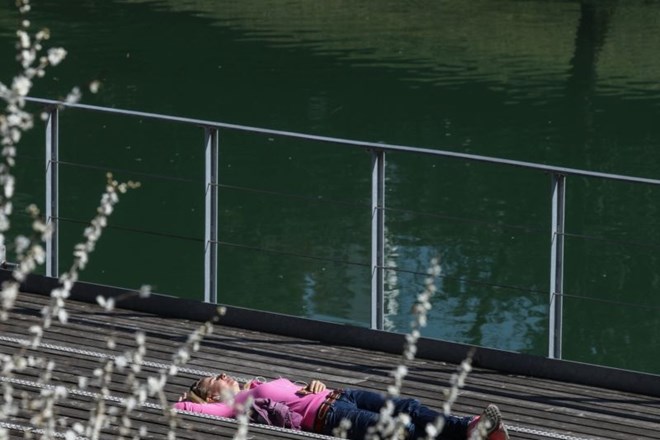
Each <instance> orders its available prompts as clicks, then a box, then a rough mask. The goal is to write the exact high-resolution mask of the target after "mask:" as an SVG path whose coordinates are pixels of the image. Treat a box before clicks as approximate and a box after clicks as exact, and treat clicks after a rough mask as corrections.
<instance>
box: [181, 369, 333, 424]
mask: <svg viewBox="0 0 660 440" xmlns="http://www.w3.org/2000/svg"><path fill="white" fill-rule="evenodd" d="M250 386H251V388H250V389H249V390H245V391H241V392H239V393H238V394H237V395H236V397H235V400H236V403H237V404H242V403H244V402H245V401H246V400H247V398H248V396H252V398H253V399H259V398H266V399H271V400H272V401H273V402H282V403H285V404H286V405H287V406H288V407H289V408H290V409H291V411H293V412H295V413H298V414H300V415H301V416H302V423H301V428H302V429H303V430H304V431H312V430H313V428H314V419H315V418H316V412H317V411H318V409H319V407H320V406H321V404H322V403H323V401H324V400H325V398H326V397H327V396H328V394H330V393H331V392H332V390H324V391H321V392H320V393H316V394H296V392H298V391H299V390H300V389H301V388H302V386H301V385H299V384H295V383H293V382H291V381H290V380H288V379H276V380H273V381H271V382H263V383H259V382H252V383H251V384H250ZM174 408H176V409H178V410H182V411H192V412H198V413H203V414H209V415H214V416H219V417H235V416H236V412H235V411H234V408H233V407H232V406H230V405H227V404H226V403H193V402H177V403H176V404H175V405H174Z"/></svg>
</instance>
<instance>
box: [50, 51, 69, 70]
mask: <svg viewBox="0 0 660 440" xmlns="http://www.w3.org/2000/svg"><path fill="white" fill-rule="evenodd" d="M64 57H66V50H64V49H63V48H61V47H53V48H51V49H48V62H49V63H50V65H51V66H57V65H58V64H59V63H60V62H62V60H63V59H64Z"/></svg>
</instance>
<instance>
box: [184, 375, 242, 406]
mask: <svg viewBox="0 0 660 440" xmlns="http://www.w3.org/2000/svg"><path fill="white" fill-rule="evenodd" d="M240 390H241V386H240V385H239V383H238V382H237V381H236V379H234V378H233V377H230V376H227V375H226V374H224V373H221V374H218V375H217V376H207V377H202V378H201V379H199V380H196V381H195V382H194V383H193V384H192V385H191V386H190V390H189V391H188V395H189V397H190V399H191V400H192V401H194V402H197V403H206V402H217V401H223V400H226V399H227V398H229V397H232V396H234V395H235V394H236V393H238V392H239V391H240Z"/></svg>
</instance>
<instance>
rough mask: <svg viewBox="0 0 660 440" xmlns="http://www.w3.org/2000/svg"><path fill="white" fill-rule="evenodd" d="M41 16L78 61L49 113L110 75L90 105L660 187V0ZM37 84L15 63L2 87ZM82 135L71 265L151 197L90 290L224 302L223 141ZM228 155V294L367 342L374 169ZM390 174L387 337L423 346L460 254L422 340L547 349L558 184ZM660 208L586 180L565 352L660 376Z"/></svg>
mask: <svg viewBox="0 0 660 440" xmlns="http://www.w3.org/2000/svg"><path fill="white" fill-rule="evenodd" d="M11 3H12V2H8V3H7V4H6V5H5V6H3V7H1V8H0V55H1V58H0V59H2V60H12V59H13V57H14V54H13V51H14V48H13V45H14V30H15V28H16V24H17V22H18V16H17V14H16V12H15V11H14V10H13V9H12V8H11ZM30 18H31V21H32V27H33V28H34V29H37V28H40V27H46V26H47V27H48V28H50V30H51V33H52V41H51V44H53V45H57V46H59V45H61V46H64V47H66V49H67V50H68V52H69V56H68V58H67V60H66V61H65V62H64V63H63V64H62V65H61V66H58V67H57V68H55V69H53V70H51V71H50V72H49V73H48V75H47V77H46V78H44V79H43V80H42V81H40V82H39V83H38V84H37V86H36V87H35V89H34V92H33V93H32V94H33V95H34V96H41V97H48V98H59V97H62V96H64V95H65V94H66V93H67V91H68V90H69V89H70V88H71V87H72V86H74V85H84V84H85V83H87V82H89V81H92V80H94V79H98V80H100V81H101V82H102V87H101V90H100V92H99V93H98V94H97V95H91V94H89V93H87V94H86V95H85V96H84V98H83V102H85V103H89V104H96V105H102V106H109V107H117V108H124V109H135V110H142V111H151V112H157V113H164V114H172V115H179V116H186V117H196V118H204V119H211V120H218V121H227V122H232V123H239V124H247V125H254V126H262V127H267V128H274V129H279V130H292V131H301V132H306V133H312V134H321V135H328V136H337V137H344V138H352V139H359V140H368V141H382V142H387V143H393V144H405V145H413V146H420V147H428V148H437V149H445V150H450V151H458V152H467V153H474V154H483V155H488V156H495V157H503V158H508V159H517V160H526V161H532V162H538V163H545V164H552V165H561V166H569V167H575V168H583V169H588V170H593V171H601V172H608V173H617V174H628V175H635V176H643V177H651V178H657V177H658V172H657V170H658V163H659V162H660V151H659V150H658V146H659V145H660V125H659V124H658V117H659V116H660V57H658V56H657V54H658V53H660V29H659V28H658V26H657V23H660V3H657V2H644V1H626V2H616V1H598V2H597V1H583V2H579V1H541V0H527V1H512V0H511V1H509V0H504V1H502V0H498V1H496V0H478V1H469V2H466V1H464V0H448V1H438V0H433V1H431V0H419V1H390V0H380V1H378V2H374V1H358V0H354V1H350V2H348V1H341V0H326V1H323V2H316V1H311V0H286V1H284V0H283V1H278V2H268V3H266V2H260V1H252V0H241V1H240V2H230V1H224V0H216V1H211V0H207V1H204V0H196V1H194V0H178V1H173V0H163V1H130V0H126V1H113V0H107V1H93V0H81V1H71V2H61V1H54V0H49V1H37V0H35V1H34V2H33V11H32V13H31V16H30ZM15 71H16V67H15V66H14V65H12V64H11V63H9V62H6V61H3V63H2V64H1V65H0V74H1V76H0V78H1V80H2V81H3V82H7V81H9V78H11V77H12V76H13V74H14V72H15ZM35 110H36V109H35ZM40 128H41V125H40V126H39V127H38V128H37V130H35V131H34V132H32V133H31V134H30V135H29V136H28V137H27V138H26V139H25V141H24V142H23V144H22V145H21V152H20V161H21V162H20V164H21V167H20V168H19V170H18V171H17V175H18V194H17V196H16V204H17V211H20V210H21V208H22V207H24V206H25V205H27V204H28V203H30V202H36V203H38V204H39V205H41V206H43V193H44V190H43V181H44V176H43V169H44V158H43V133H42V132H41V131H40ZM60 132H61V146H60V150H61V158H62V161H64V162H65V163H64V164H62V165H61V186H62V188H61V189H62V201H61V207H60V210H61V212H60V214H61V217H62V218H63V220H62V222H61V223H62V225H61V226H62V230H61V241H62V248H63V249H64V250H63V251H62V255H61V258H62V260H63V263H62V267H66V265H67V263H69V262H70V261H71V257H70V256H69V252H68V251H66V249H70V248H71V246H72V245H73V244H74V243H75V242H77V241H79V237H80V236H81V233H82V229H83V224H82V222H85V221H87V220H89V219H90V218H91V217H92V215H93V212H94V208H95V206H96V204H97V200H98V196H99V193H100V191H101V190H102V187H103V182H104V177H103V176H104V174H105V170H112V171H113V172H114V173H115V175H117V177H119V178H122V179H129V178H131V179H138V180H140V181H141V182H142V184H143V186H142V188H141V189H139V190H138V191H136V192H134V193H132V194H129V195H126V196H125V197H124V198H123V199H122V201H121V203H120V205H119V207H118V209H117V212H116V213H115V214H114V215H113V217H112V219H111V225H112V226H113V227H112V228H110V229H109V230H108V231H107V232H106V233H105V237H104V239H103V240H102V242H101V243H100V244H99V246H98V249H97V252H96V254H95V255H94V257H93V258H92V262H91V263H90V265H89V267H88V268H87V269H86V271H85V272H84V274H83V276H82V278H83V279H85V280H87V281H92V282H99V283H105V284H116V285H122V286H126V287H139V286H140V285H141V284H143V283H148V284H152V285H153V286H154V290H155V291H158V292H162V293H169V294H173V295H177V296H185V297H192V298H202V288H203V282H202V275H203V264H202V263H203V249H204V243H203V212H204V176H203V169H204V168H203V160H204V157H203V146H202V141H203V137H202V131H201V129H198V128H194V127H181V126H178V125H172V124H164V123H157V122H153V121H148V120H131V119H128V118H125V117H119V116H108V115H101V114H93V113H84V112H80V111H66V112H64V113H63V114H62V119H61V124H60ZM220 144H221V153H220V182H221V187H220V241H221V246H220V249H219V260H220V262H219V265H220V266H219V271H220V276H219V286H220V287H219V297H220V300H221V302H224V303H229V304H233V305H239V306H245V307H251V308H258V309H266V310H273V311H277V312H283V313H289V314H294V315H300V316H309V317H314V318H319V319H328V320H332V321H336V322H345V323H349V324H354V325H368V322H369V312H368V310H369V301H370V299H369V287H370V271H369V268H368V263H369V261H370V260H369V258H370V243H369V238H370V232H369V226H370V219H371V212H370V208H369V197H370V160H371V159H370V156H369V154H368V153H367V152H364V151H360V150H350V149H346V148H333V147H331V146H329V145H314V144H311V143H308V142H302V141H291V140H287V139H284V138H277V137H265V136H257V135H247V134H240V133H236V132H227V131H223V132H221V133H220ZM90 165H91V166H93V167H90ZM387 179H388V180H387V188H388V190H387V194H386V206H387V208H388V209H387V211H386V226H387V230H388V236H387V237H388V254H387V260H388V264H390V265H391V266H392V268H393V272H391V273H390V274H389V278H388V279H389V280H390V281H391V283H392V284H391V285H389V286H388V300H387V304H386V309H387V316H386V322H387V325H388V328H390V329H392V330H397V331H405V330H406V329H407V326H408V321H409V320H410V316H409V313H408V311H409V309H410V306H411V304H412V302H413V300H414V297H415V295H416V293H417V292H419V291H420V290H421V288H422V286H423V281H424V276H423V275H422V274H423V272H424V271H425V269H426V267H427V265H428V262H429V260H430V259H431V258H432V257H439V258H440V261H441V265H442V270H443V272H442V276H441V277H440V279H439V280H438V287H439V289H438V293H437V294H436V296H435V298H434V309H433V310H432V311H431V313H430V317H429V326H428V328H427V329H426V330H425V331H424V334H425V335H427V336H432V337H438V338H444V339H449V340H454V341H460V342H467V343H472V344H478V345H485V346H490V347H497V348H502V349H508V350H515V351H522V352H526V353H533V354H539V355H545V354H546V353H547V336H546V335H547V326H548V317H547V313H548V290H549V285H550V282H549V275H548V273H549V255H550V251H549V247H550V198H549V187H550V179H549V176H547V175H544V174H539V173H535V172H530V171H523V170H520V169H510V168H501V167H493V166H488V165H478V164H468V163H464V162H460V161H451V160H430V159H429V158H424V157H413V156H401V155H390V156H389V157H388V165H387ZM659 196H660V191H659V190H658V189H656V188H653V187H650V186H649V187H647V186H634V185H629V184H622V183H612V182H605V181H602V180H596V179H577V178H573V179H569V180H568V183H567V215H566V221H567V237H566V265H567V267H566V276H565V283H564V291H565V294H566V297H565V320H566V321H565V335H564V344H565V345H564V357H565V358H567V359H573V360H578V361H584V362H590V363H600V364H605V365H611V366H615V367H621V368H630V369H637V370H643V371H650V372H654V373H660V359H659V358H658V357H657V356H654V355H653V353H654V351H655V348H657V347H658V345H660V319H659V318H658V311H660V300H659V299H658V297H659V293H660V286H659V283H660V276H659V271H658V259H657V257H656V254H657V249H658V248H659V247H660V237H659V236H658V235H659V232H658V231H660V228H659V227H658V226H659V225H658V222H659V220H658V206H659V204H658V200H660V198H659ZM26 223H27V222H26V221H25V219H24V217H21V215H20V214H17V216H16V218H15V220H14V224H15V226H16V230H17V231H20V230H21V229H22V228H25V227H26ZM392 274H395V275H396V278H394V277H392Z"/></svg>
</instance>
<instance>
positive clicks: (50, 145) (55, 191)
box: [45, 106, 60, 278]
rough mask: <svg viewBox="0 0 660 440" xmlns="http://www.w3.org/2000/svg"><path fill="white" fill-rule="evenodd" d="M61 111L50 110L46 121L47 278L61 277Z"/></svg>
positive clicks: (55, 108) (54, 107)
mask: <svg viewBox="0 0 660 440" xmlns="http://www.w3.org/2000/svg"><path fill="white" fill-rule="evenodd" d="M59 196H60V195H59V110H58V108H57V106H52V107H50V108H49V109H48V117H47V119H46V213H45V214H46V223H47V224H50V227H51V234H50V237H49V238H48V239H47V240H46V276H47V277H53V278H57V277H59V268H58V265H59V231H58V229H59Z"/></svg>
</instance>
